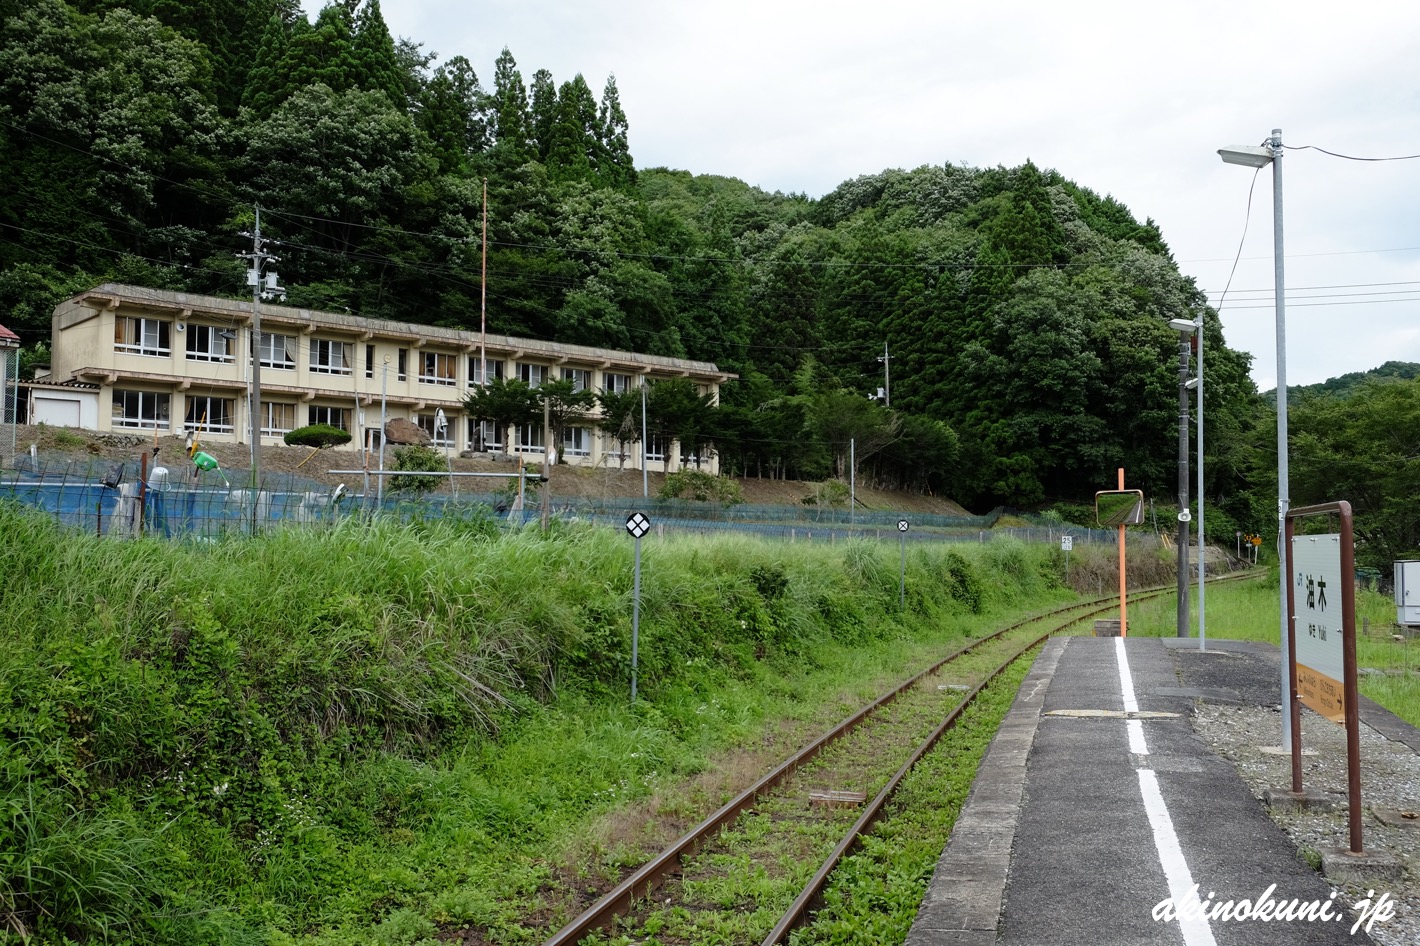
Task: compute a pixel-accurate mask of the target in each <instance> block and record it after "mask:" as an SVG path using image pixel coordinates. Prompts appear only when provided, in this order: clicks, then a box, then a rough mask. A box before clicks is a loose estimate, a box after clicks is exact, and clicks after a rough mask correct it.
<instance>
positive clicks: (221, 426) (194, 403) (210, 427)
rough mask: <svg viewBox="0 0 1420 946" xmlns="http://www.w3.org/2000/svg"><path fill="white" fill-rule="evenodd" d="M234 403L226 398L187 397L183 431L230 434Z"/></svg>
mask: <svg viewBox="0 0 1420 946" xmlns="http://www.w3.org/2000/svg"><path fill="white" fill-rule="evenodd" d="M235 406H236V401H234V400H233V399H231V398H226V397H193V396H192V395H188V397H187V416H186V417H184V418H183V429H185V430H200V431H203V432H208V433H218V434H230V433H231V432H232V417H233V413H234V410H235Z"/></svg>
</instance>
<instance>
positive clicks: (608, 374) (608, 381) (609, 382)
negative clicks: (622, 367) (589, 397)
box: [602, 371, 634, 394]
mask: <svg viewBox="0 0 1420 946" xmlns="http://www.w3.org/2000/svg"><path fill="white" fill-rule="evenodd" d="M631 381H632V376H631V375H629V374H618V373H617V372H615V371H604V372H602V390H603V391H606V392H608V393H612V394H625V393H626V392H627V391H630V390H631V389H632V388H633V387H634V385H633V384H632V383H631Z"/></svg>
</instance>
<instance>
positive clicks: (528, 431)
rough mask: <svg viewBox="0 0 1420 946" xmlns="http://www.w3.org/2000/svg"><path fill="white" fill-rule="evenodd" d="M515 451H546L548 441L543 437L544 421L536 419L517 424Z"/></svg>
mask: <svg viewBox="0 0 1420 946" xmlns="http://www.w3.org/2000/svg"><path fill="white" fill-rule="evenodd" d="M515 433H516V441H515V442H514V444H513V452H514V453H546V452H547V449H546V447H545V443H546V441H544V440H543V438H542V422H541V421H534V422H532V423H529V424H519V425H518V426H517V430H516V431H515Z"/></svg>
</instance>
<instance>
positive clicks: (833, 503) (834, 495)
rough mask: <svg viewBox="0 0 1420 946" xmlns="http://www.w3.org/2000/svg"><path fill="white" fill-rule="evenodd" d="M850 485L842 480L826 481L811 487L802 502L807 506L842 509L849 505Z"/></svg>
mask: <svg viewBox="0 0 1420 946" xmlns="http://www.w3.org/2000/svg"><path fill="white" fill-rule="evenodd" d="M849 498H850V497H849V492H848V485H847V484H846V483H844V482H843V481H842V480H824V481H823V482H822V483H815V484H814V485H813V486H811V487H809V494H808V495H807V496H805V497H804V498H803V499H802V500H800V502H802V503H803V504H804V505H805V506H829V507H831V508H833V509H842V508H843V507H844V506H846V505H848V500H849Z"/></svg>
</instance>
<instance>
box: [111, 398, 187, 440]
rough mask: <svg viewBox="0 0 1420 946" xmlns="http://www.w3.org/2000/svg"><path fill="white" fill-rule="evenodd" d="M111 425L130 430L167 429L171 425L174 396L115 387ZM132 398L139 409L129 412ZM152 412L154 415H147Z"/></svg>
mask: <svg viewBox="0 0 1420 946" xmlns="http://www.w3.org/2000/svg"><path fill="white" fill-rule="evenodd" d="M112 396H113V407H112V410H111V411H110V415H111V416H110V420H109V426H110V427H119V428H124V429H129V430H166V429H168V428H169V427H170V426H171V419H170V418H171V416H172V413H171V412H172V404H173V396H172V395H171V394H162V393H156V392H153V391H137V390H134V389H132V388H114V389H113V392H112ZM130 398H132V399H133V402H134V404H135V406H136V407H137V410H136V411H135V412H134V413H133V414H129V413H128V407H129V403H130ZM149 414H151V415H152V416H147V415H149Z"/></svg>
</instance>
